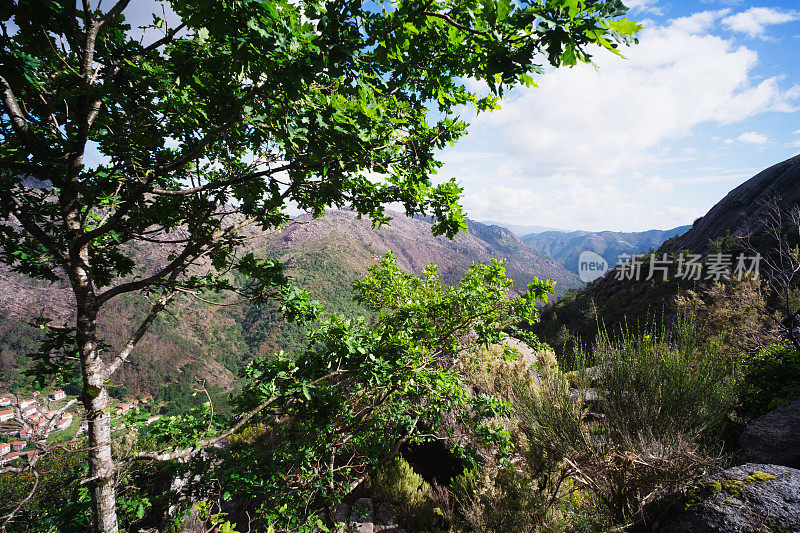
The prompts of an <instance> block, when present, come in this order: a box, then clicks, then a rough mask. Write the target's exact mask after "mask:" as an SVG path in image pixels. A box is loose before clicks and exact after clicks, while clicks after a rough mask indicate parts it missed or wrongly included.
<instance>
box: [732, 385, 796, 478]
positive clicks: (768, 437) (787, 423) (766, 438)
mask: <svg viewBox="0 0 800 533" xmlns="http://www.w3.org/2000/svg"><path fill="white" fill-rule="evenodd" d="M739 443H740V444H741V445H742V449H743V450H744V451H745V453H747V457H748V459H749V460H750V461H752V462H754V463H768V464H776V465H783V466H790V467H792V468H800V400H797V401H795V402H794V403H791V404H789V405H784V406H782V407H778V408H777V409H775V410H774V411H770V412H769V413H767V414H765V415H762V416H760V417H758V418H756V419H755V420H754V421H753V422H752V423H751V424H750V425H749V426H747V428H746V429H745V430H744V432H743V433H742V436H741V437H740V438H739Z"/></svg>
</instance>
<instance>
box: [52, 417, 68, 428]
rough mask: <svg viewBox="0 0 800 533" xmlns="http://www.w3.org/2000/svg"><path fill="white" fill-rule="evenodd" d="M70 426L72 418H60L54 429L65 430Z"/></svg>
mask: <svg viewBox="0 0 800 533" xmlns="http://www.w3.org/2000/svg"><path fill="white" fill-rule="evenodd" d="M70 424H72V417H69V418H62V419H61V420H59V421H58V424H56V429H67V428H68V427H69V425H70Z"/></svg>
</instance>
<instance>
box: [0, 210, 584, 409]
mask: <svg viewBox="0 0 800 533" xmlns="http://www.w3.org/2000/svg"><path fill="white" fill-rule="evenodd" d="M393 216H394V220H393V221H392V223H391V225H388V226H384V227H382V228H380V229H375V228H373V227H372V224H371V222H370V221H369V220H358V219H357V218H356V216H355V215H354V214H353V213H351V212H347V211H331V212H329V213H328V214H327V216H326V217H325V218H324V219H313V218H312V217H310V216H300V217H298V218H296V219H294V220H292V222H291V223H290V224H289V225H288V226H287V227H286V228H284V229H283V230H282V231H280V232H275V233H271V234H266V235H260V236H257V237H256V236H255V235H254V238H253V239H251V240H249V241H248V244H247V248H248V249H247V250H246V251H250V252H254V253H255V254H256V255H257V256H260V257H279V258H280V259H282V260H283V261H285V262H286V264H287V265H288V267H289V271H290V273H291V274H292V275H293V276H295V278H296V280H297V282H298V284H299V285H301V286H303V287H304V288H306V289H308V290H309V291H311V292H312V293H313V294H314V295H315V296H316V297H317V298H318V299H320V300H321V301H322V302H324V303H325V304H326V307H327V308H328V309H330V310H331V311H334V312H337V313H341V314H345V315H355V314H361V313H363V311H364V310H363V309H362V308H360V306H358V305H357V304H355V303H354V302H353V301H352V298H351V284H352V282H353V281H354V280H355V279H357V278H359V277H362V276H363V275H364V274H365V273H366V270H367V268H368V267H369V266H371V265H373V264H375V262H376V261H377V259H378V258H379V257H381V256H383V255H384V254H385V253H386V252H388V251H389V250H392V251H394V253H395V255H396V256H397V258H398V262H399V264H400V266H401V267H403V268H405V269H406V270H409V271H414V272H420V271H421V270H422V268H424V267H425V266H426V265H427V264H429V263H436V264H438V265H439V267H440V275H441V277H442V278H443V279H444V280H445V281H447V282H454V281H456V280H458V279H459V278H460V277H461V276H462V275H463V273H464V271H465V270H466V269H467V268H468V267H469V265H470V264H472V263H473V262H486V261H489V260H490V259H491V258H498V259H501V258H505V259H507V261H508V263H507V272H508V275H509V276H510V277H511V278H512V279H514V280H515V282H516V283H515V288H516V289H517V290H520V291H521V290H524V288H525V285H526V284H527V283H528V282H529V281H530V280H531V278H532V277H533V276H539V277H541V278H552V279H553V280H555V281H556V284H557V285H556V286H557V289H558V291H559V293H560V294H563V293H564V292H565V291H566V290H567V289H570V288H574V287H576V286H578V285H579V284H580V282H579V281H578V280H577V277H576V276H575V275H573V274H571V273H570V272H568V271H567V270H566V269H565V268H564V267H563V266H562V265H561V264H560V263H558V262H557V261H555V260H554V259H551V258H547V257H543V256H542V255H541V254H538V253H537V252H535V251H534V250H532V249H531V248H529V247H528V246H527V245H525V244H524V243H523V242H521V241H520V240H519V239H518V238H517V237H516V236H514V234H513V233H511V232H510V231H508V230H506V229H503V228H499V227H493V226H486V225H483V224H479V223H470V233H468V234H461V235H458V236H457V237H456V238H455V239H454V240H452V241H451V240H448V239H446V238H443V237H439V238H437V237H434V236H433V235H432V234H431V225H430V222H428V221H426V220H423V219H412V218H408V217H405V216H403V215H400V214H393ZM168 253H169V250H167V249H165V248H164V247H159V248H157V249H149V248H147V247H141V248H139V249H137V250H136V251H135V252H134V255H135V256H136V257H137V261H138V262H140V263H141V264H143V265H145V266H144V269H145V270H149V269H152V268H155V267H156V265H158V264H160V263H161V262H163V261H165V260H166V256H167V254H168ZM0 286H1V287H2V290H0V318H2V319H3V320H2V321H0V387H2V386H6V387H7V386H8V385H10V383H11V381H13V380H14V379H19V378H18V375H19V374H18V372H19V369H20V367H22V366H24V364H25V358H24V355H25V354H27V353H30V352H31V351H33V350H35V349H36V346H37V340H38V335H40V330H39V329H38V328H37V327H35V326H34V325H32V324H31V323H32V322H33V321H35V320H36V318H37V317H39V316H45V317H47V318H50V319H52V320H53V323H54V324H63V323H69V322H71V317H70V316H69V309H70V307H71V301H72V295H71V291H70V290H69V289H68V288H67V287H65V286H58V285H55V286H52V285H49V284H46V283H45V284H42V283H36V282H31V281H30V280H28V279H25V278H22V277H20V276H19V275H17V274H15V273H13V272H11V271H9V270H8V269H3V270H0ZM146 307H147V302H146V301H145V300H144V299H143V298H141V297H139V296H138V295H130V296H128V297H126V298H122V299H119V300H115V301H113V302H111V303H110V304H109V307H108V308H107V312H106V314H105V318H104V320H103V323H102V324H101V331H102V334H103V335H104V336H105V338H106V342H108V344H110V345H112V346H118V345H120V344H121V343H123V342H124V341H125V340H126V338H127V336H128V335H129V334H130V332H131V331H132V329H133V328H134V323H135V321H134V320H132V317H137V316H138V317H141V316H143V313H144V312H145V309H146ZM304 340H305V336H304V334H303V332H302V331H300V330H299V329H298V328H295V327H292V326H286V325H285V324H284V322H283V319H282V317H281V315H280V312H279V310H278V309H277V308H276V307H270V306H265V307H261V308H256V307H254V306H244V307H238V306H236V307H217V306H208V305H204V304H198V303H197V302H195V301H193V300H187V299H178V300H176V302H175V304H174V306H173V308H172V309H171V312H170V313H168V314H164V315H163V316H162V317H161V318H159V319H158V320H157V321H156V323H155V324H154V325H153V328H152V330H151V332H150V333H149V334H148V335H146V336H145V338H144V339H143V340H142V342H141V343H140V345H139V347H138V349H137V351H136V352H135V354H134V355H133V356H132V358H131V362H130V364H127V365H126V366H125V367H124V368H123V369H122V370H121V372H120V373H119V375H118V376H117V379H116V381H117V382H118V383H121V384H124V385H126V386H127V387H128V388H129V389H131V390H132V391H137V392H148V393H151V394H155V393H158V392H159V390H160V389H162V387H163V386H165V385H168V384H170V383H173V384H180V383H184V384H185V383H190V384H194V381H195V380H196V379H201V380H205V382H206V383H207V384H210V385H213V386H216V387H219V388H221V389H226V388H228V387H230V386H231V385H232V384H233V382H234V379H235V376H236V374H237V372H238V369H239V368H240V367H241V365H242V364H243V362H244V361H246V360H248V359H249V358H251V357H253V356H254V355H256V354H266V353H271V352H272V351H274V350H279V349H284V350H286V351H289V352H291V351H292V350H294V349H298V348H299V347H300V346H301V345H302V344H303V343H304ZM176 386H177V385H176ZM173 388H174V387H173Z"/></svg>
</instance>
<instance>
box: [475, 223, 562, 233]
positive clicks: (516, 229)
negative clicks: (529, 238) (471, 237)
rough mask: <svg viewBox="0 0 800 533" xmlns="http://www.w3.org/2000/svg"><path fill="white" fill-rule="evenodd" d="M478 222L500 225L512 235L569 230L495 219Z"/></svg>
mask: <svg viewBox="0 0 800 533" xmlns="http://www.w3.org/2000/svg"><path fill="white" fill-rule="evenodd" d="M480 223H481V224H485V225H487V226H500V227H501V228H506V229H510V230H511V231H512V232H513V233H514V235H516V236H518V237H522V236H524V235H529V234H531V233H544V232H545V231H563V232H564V233H568V232H569V230H565V229H558V228H551V227H549V226H536V225H533V226H522V225H519V224H508V223H507V222H497V221H495V220H481V221H480Z"/></svg>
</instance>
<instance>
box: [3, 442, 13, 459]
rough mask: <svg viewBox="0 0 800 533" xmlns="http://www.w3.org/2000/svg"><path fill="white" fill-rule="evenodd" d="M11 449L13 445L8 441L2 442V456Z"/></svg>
mask: <svg viewBox="0 0 800 533" xmlns="http://www.w3.org/2000/svg"><path fill="white" fill-rule="evenodd" d="M10 451H11V445H10V444H9V443H7V442H0V456H2V455H5V454H7V453H8V452H10Z"/></svg>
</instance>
